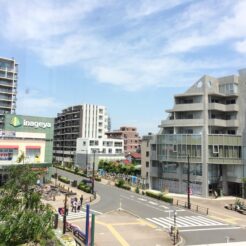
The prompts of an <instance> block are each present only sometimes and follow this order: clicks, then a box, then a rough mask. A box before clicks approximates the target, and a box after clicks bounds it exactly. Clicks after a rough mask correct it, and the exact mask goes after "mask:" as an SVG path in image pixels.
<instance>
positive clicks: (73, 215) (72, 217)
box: [59, 211, 86, 221]
mask: <svg viewBox="0 0 246 246" xmlns="http://www.w3.org/2000/svg"><path fill="white" fill-rule="evenodd" d="M85 216H86V212H84V211H79V212H76V213H75V212H71V211H69V212H68V215H67V221H69V220H75V219H81V218H85ZM59 220H63V216H62V215H60V214H59Z"/></svg>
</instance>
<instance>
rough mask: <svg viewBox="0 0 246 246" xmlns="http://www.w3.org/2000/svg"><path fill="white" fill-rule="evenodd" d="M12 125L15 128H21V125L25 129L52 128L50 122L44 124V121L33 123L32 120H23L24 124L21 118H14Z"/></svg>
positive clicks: (11, 121)
mask: <svg viewBox="0 0 246 246" xmlns="http://www.w3.org/2000/svg"><path fill="white" fill-rule="evenodd" d="M10 125H12V126H13V127H19V126H21V125H23V126H25V127H33V128H36V129H37V128H43V129H45V128H51V123H50V122H43V121H32V120H25V119H23V122H21V120H20V118H19V117H17V116H14V117H12V118H11V120H10Z"/></svg>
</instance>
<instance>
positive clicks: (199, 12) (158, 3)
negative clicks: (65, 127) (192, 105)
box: [0, 0, 246, 107]
mask: <svg viewBox="0 0 246 246" xmlns="http://www.w3.org/2000/svg"><path fill="white" fill-rule="evenodd" d="M1 4H2V8H1V9H0V24H1V29H0V35H1V36H2V37H4V38H5V39H7V40H9V41H10V42H12V43H13V44H16V43H17V44H18V45H19V47H25V48H26V49H29V50H31V51H32V52H34V53H35V54H36V55H37V56H38V57H39V58H40V59H41V60H42V62H43V63H44V64H45V65H46V66H49V67H53V66H65V65H71V64H76V65H78V66H80V67H81V72H83V73H86V74H87V75H88V74H89V75H90V76H92V79H95V80H96V81H97V82H98V83H106V84H111V85H114V86H120V87H122V88H124V89H127V90H138V89H141V88H143V87H148V86H164V87H167V86H179V85H180V84H181V83H183V81H185V80H186V79H185V78H189V79H192V78H193V76H196V75H197V74H200V75H201V72H202V71H204V70H205V69H208V70H209V71H210V70H213V69H225V68H227V67H230V66H232V65H231V64H232V63H233V62H235V64H239V66H240V64H242V63H240V59H239V60H236V61H235V59H234V60H233V59H230V62H231V63H230V64H228V62H225V61H221V59H219V58H218V57H216V54H215V56H214V57H213V54H210V55H209V54H205V55H204V54H201V55H197V58H193V59H192V54H194V53H196V54H199V50H200V49H201V48H202V47H209V46H212V45H220V44H223V43H226V42H228V41H230V42H231V43H230V44H232V45H230V47H235V50H236V51H237V52H240V53H245V40H246V29H245V28H244V23H246V19H245V14H244V13H245V12H246V2H245V1H229V0H227V1H226V0H225V1H212V0H208V1H199V2H197V1H194V2H192V1H189V0H187V1H182V0H170V1H162V0H141V1H137V2H136V1H135V2H132V1H130V0H129V1H125V2H124V3H121V2H118V1H117V2H115V1H113V0H90V1H87V0H74V1H61V0H42V1H37V0H34V1H28V0H22V1H17V0H16V1H14V0H12V1H7V0H6V1H3V0H2V2H1ZM175 7H177V8H176V9H178V10H176V9H175ZM166 10H171V12H172V15H169V14H168V11H166ZM175 11H176V12H175ZM147 16H149V17H156V20H155V21H151V20H148V18H145V17H147ZM149 19H151V18H149ZM17 41H18V42H17ZM204 57H206V60H205V59H204ZM235 64H234V65H235ZM188 71H189V72H188ZM206 72H207V71H206ZM190 74H193V75H192V76H191V75H190ZM40 100H41V99H40ZM47 102H49V103H51V104H53V101H52V98H46V99H45V100H44V101H43V103H44V105H46V103H47ZM34 103H35V101H34ZM37 103H38V102H37ZM27 107H28V105H27Z"/></svg>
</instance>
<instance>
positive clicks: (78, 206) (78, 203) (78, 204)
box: [77, 201, 81, 212]
mask: <svg viewBox="0 0 246 246" xmlns="http://www.w3.org/2000/svg"><path fill="white" fill-rule="evenodd" d="M80 208H81V203H80V201H78V202H77V210H78V212H79V211H80Z"/></svg>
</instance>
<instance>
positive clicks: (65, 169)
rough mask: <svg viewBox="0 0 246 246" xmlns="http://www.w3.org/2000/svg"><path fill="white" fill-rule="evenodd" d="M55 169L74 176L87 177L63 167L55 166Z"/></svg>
mask: <svg viewBox="0 0 246 246" xmlns="http://www.w3.org/2000/svg"><path fill="white" fill-rule="evenodd" d="M54 168H58V169H61V170H63V171H66V172H69V173H73V174H76V175H79V176H82V177H87V176H86V174H85V173H79V172H75V171H74V170H71V169H67V168H64V167H61V166H56V165H54Z"/></svg>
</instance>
